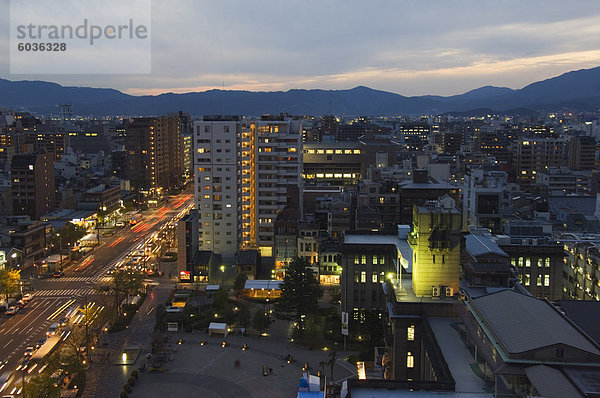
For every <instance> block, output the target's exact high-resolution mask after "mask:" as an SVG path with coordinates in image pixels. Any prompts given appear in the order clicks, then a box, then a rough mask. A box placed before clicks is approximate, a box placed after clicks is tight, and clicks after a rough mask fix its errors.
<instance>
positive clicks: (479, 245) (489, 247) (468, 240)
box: [465, 234, 508, 258]
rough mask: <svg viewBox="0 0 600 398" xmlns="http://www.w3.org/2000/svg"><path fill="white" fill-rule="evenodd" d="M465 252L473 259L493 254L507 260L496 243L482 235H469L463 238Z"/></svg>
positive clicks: (504, 253)
mask: <svg viewBox="0 0 600 398" xmlns="http://www.w3.org/2000/svg"><path fill="white" fill-rule="evenodd" d="M465 250H466V251H467V252H468V253H469V254H470V255H471V256H473V257H479V256H485V255H489V254H494V255H497V256H501V257H506V258H508V254H506V252H505V251H504V250H502V249H501V248H500V247H499V246H498V245H497V244H496V242H494V241H493V240H492V239H491V238H490V237H487V236H484V235H477V234H469V235H467V236H465Z"/></svg>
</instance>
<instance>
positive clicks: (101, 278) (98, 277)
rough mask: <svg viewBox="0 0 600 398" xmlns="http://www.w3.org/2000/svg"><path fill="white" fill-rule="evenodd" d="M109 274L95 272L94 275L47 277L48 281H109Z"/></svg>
mask: <svg viewBox="0 0 600 398" xmlns="http://www.w3.org/2000/svg"><path fill="white" fill-rule="evenodd" d="M110 280H111V278H110V276H106V275H102V274H97V275H94V276H63V277H62V278H53V279H47V281H48V282H110Z"/></svg>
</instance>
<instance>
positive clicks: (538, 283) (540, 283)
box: [535, 275, 542, 286]
mask: <svg viewBox="0 0 600 398" xmlns="http://www.w3.org/2000/svg"><path fill="white" fill-rule="evenodd" d="M535 284H536V285H537V286H542V276H541V275H538V276H537V278H536V280H535Z"/></svg>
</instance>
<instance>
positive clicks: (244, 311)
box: [237, 305, 250, 328]
mask: <svg viewBox="0 0 600 398" xmlns="http://www.w3.org/2000/svg"><path fill="white" fill-rule="evenodd" d="M237 322H238V324H239V326H240V327H243V328H247V327H248V324H249V323H250V310H248V307H246V306H245V305H240V306H239V309H238V312H237Z"/></svg>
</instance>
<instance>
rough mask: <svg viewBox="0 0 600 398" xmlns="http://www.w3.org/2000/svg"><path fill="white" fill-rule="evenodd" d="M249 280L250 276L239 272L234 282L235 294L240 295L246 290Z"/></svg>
mask: <svg viewBox="0 0 600 398" xmlns="http://www.w3.org/2000/svg"><path fill="white" fill-rule="evenodd" d="M247 280H248V276H247V275H246V274H238V276H236V277H235V281H234V282H233V291H234V292H235V296H236V297H239V296H240V294H241V293H242V290H244V286H246V281H247Z"/></svg>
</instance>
